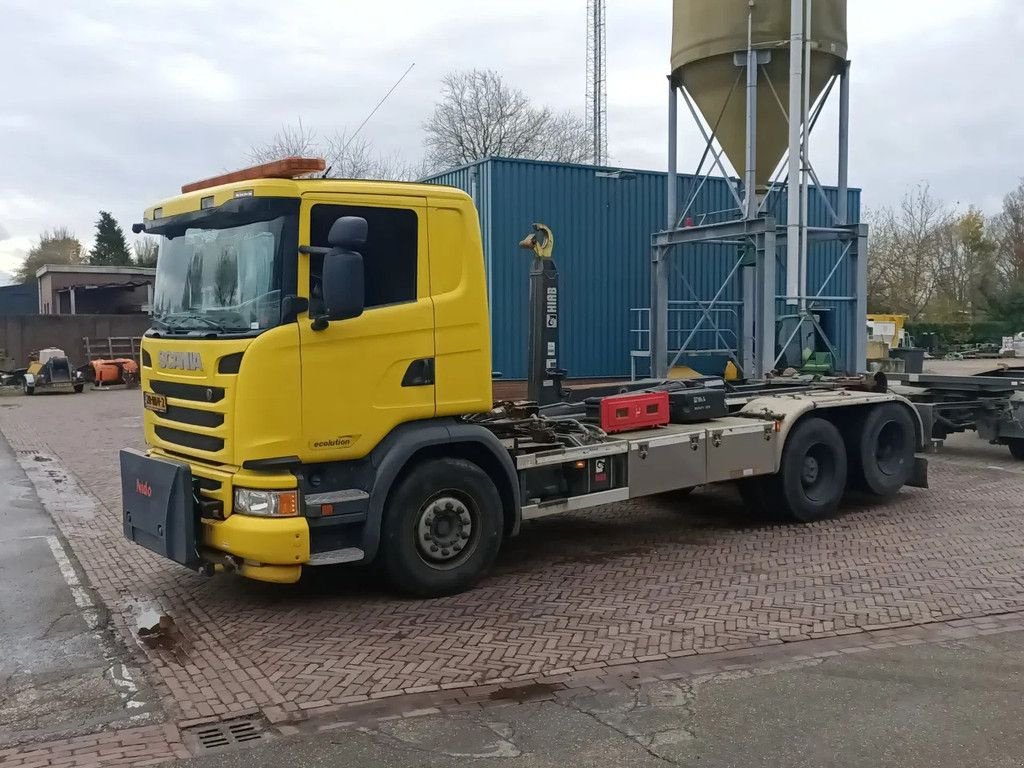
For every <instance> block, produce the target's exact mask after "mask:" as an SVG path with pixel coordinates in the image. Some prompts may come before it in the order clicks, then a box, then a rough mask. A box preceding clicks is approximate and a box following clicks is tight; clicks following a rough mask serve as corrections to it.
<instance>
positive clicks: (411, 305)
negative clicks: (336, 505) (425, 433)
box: [299, 194, 435, 462]
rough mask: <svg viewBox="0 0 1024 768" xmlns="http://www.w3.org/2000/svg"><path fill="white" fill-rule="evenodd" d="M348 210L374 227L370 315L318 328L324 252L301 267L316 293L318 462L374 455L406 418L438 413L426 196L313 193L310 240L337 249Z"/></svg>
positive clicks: (308, 442) (308, 353)
mask: <svg viewBox="0 0 1024 768" xmlns="http://www.w3.org/2000/svg"><path fill="white" fill-rule="evenodd" d="M341 216H361V217H362V218H364V219H366V222H367V225H368V226H367V240H366V245H365V246H364V247H363V249H362V255H363V271H364V276H365V277H364V282H365V309H364V311H363V314H362V315H360V316H359V317H354V318H350V319H348V320H338V321H332V322H331V323H330V324H329V325H328V326H327V328H326V329H325V330H322V331H315V330H313V328H312V322H311V320H310V317H311V316H314V315H316V314H317V312H318V310H319V308H320V307H322V303H321V302H320V296H319V278H320V274H321V271H320V270H321V268H322V263H323V257H322V256H315V255H304V256H302V257H301V258H302V260H303V261H302V262H300V270H299V275H300V284H302V285H303V288H304V289H305V291H306V295H307V297H308V298H309V300H310V310H309V313H308V314H309V316H307V317H305V318H301V319H300V320H299V326H300V343H301V350H302V351H301V359H302V429H303V437H304V440H305V447H306V455H305V456H304V457H303V458H304V459H305V460H307V461H311V462H320V461H336V460H341V459H352V458H358V457H361V456H365V455H366V454H367V453H369V451H370V450H372V449H373V447H374V446H375V445H376V444H377V443H378V442H379V441H380V440H381V439H383V437H384V436H385V435H387V434H388V432H390V431H391V430H392V429H394V428H395V427H396V426H398V425H399V424H402V423H404V422H407V421H413V420H416V419H426V418H431V417H433V416H434V414H435V401H434V307H433V301H432V299H431V294H430V269H429V266H430V265H429V262H428V253H427V242H428V241H427V231H426V230H427V208H426V199H425V198H419V197H405V196H385V195H353V194H338V195H329V194H322V195H315V196H306V197H304V198H303V215H302V228H301V231H300V239H301V240H302V241H303V242H305V243H308V244H309V245H312V246H321V247H327V246H328V243H327V234H328V232H329V231H330V228H331V225H332V224H333V223H334V222H335V221H336V220H337V219H338V218H339V217H341Z"/></svg>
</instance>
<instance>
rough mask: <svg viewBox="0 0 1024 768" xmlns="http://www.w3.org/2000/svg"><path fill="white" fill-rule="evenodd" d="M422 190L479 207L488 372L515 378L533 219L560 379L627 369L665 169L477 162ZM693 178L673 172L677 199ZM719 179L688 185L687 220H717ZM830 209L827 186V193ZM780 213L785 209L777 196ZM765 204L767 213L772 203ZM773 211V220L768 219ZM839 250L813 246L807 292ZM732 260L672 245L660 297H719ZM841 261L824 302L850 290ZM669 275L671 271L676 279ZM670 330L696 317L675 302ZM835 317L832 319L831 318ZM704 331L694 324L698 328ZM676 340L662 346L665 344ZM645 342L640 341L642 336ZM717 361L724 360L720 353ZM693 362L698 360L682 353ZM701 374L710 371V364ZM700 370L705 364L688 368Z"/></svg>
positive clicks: (843, 331) (731, 254) (709, 249)
mask: <svg viewBox="0 0 1024 768" xmlns="http://www.w3.org/2000/svg"><path fill="white" fill-rule="evenodd" d="M430 181H432V182H433V183H438V184H447V185H450V186H455V187H459V188H461V189H463V190H465V191H466V192H469V193H470V194H473V195H475V200H476V203H477V209H478V211H479V212H480V224H481V229H482V233H483V243H484V250H485V259H486V263H487V274H488V278H489V289H490V297H489V298H490V306H491V325H492V336H493V349H494V352H493V357H494V370H496V371H500V372H501V373H502V374H503V375H504V376H505V377H506V378H513V379H515V378H523V377H524V376H525V375H526V356H527V322H528V320H527V317H528V315H527V297H528V275H529V265H530V257H529V254H528V253H527V252H526V251H523V250H520V249H519V248H518V243H519V241H520V240H521V239H522V238H523V236H524V235H526V234H527V233H528V232H529V231H530V225H531V224H532V223H533V222H535V221H539V222H543V223H545V224H547V225H548V226H549V227H551V229H552V230H553V231H554V233H555V261H556V263H557V264H558V270H559V276H560V279H561V289H562V290H561V294H562V307H561V322H562V334H561V339H562V365H563V366H564V367H565V368H566V369H567V370H568V371H569V373H570V375H571V376H587V377H596V376H621V375H625V374H628V373H629V370H630V354H629V353H630V350H631V349H634V348H637V347H638V346H639V344H638V339H637V336H636V335H635V334H631V333H630V331H631V330H632V329H633V328H635V327H636V325H637V318H636V316H635V313H632V312H631V310H632V309H634V308H640V307H643V308H646V307H647V306H648V305H649V303H650V299H649V293H650V290H649V280H648V278H649V273H648V272H649V265H650V254H651V246H650V243H651V234H652V233H653V232H655V231H658V230H662V229H664V227H665V215H666V211H665V209H666V200H665V174H664V173H657V172H652V171H633V170H626V169H622V170H609V169H597V168H594V167H592V166H580V165H561V164H556V163H544V162H536V161H528V160H503V159H491V160H484V161H481V162H479V163H476V164H474V165H471V166H468V167H466V168H461V169H457V170H454V171H450V172H448V173H445V174H441V175H439V176H437V177H435V178H433V179H431V180H430ZM698 182H699V179H697V178H695V177H692V176H680V180H679V200H680V204H683V203H685V202H686V201H687V200H689V198H690V195H691V194H692V190H693V189H694V188H695V186H696V185H697V184H698ZM729 183H730V182H728V181H726V180H724V179H714V178H712V179H708V180H707V181H706V182H705V183H704V185H703V186H702V187H701V188H700V191H699V193H698V198H697V200H696V202H695V204H694V206H693V209H692V212H691V214H690V215H691V216H692V217H693V219H694V222H695V223H698V224H699V223H701V222H702V221H705V220H708V221H713V220H718V219H721V218H723V217H722V216H721V215H719V216H715V215H714V214H716V213H720V212H723V211H727V210H728V209H730V208H734V207H735V201H734V200H733V198H732V195H731V193H730V191H729V186H728V185H729ZM829 193H830V194H831V196H832V204H833V205H835V195H836V192H835V190H829ZM859 202H860V199H859V194H858V192H857V191H856V190H851V192H850V216H851V219H852V220H857V219H858V217H859ZM781 206H782V208H784V207H785V199H784V195H783V196H781ZM773 208H777V206H774V205H773ZM809 211H810V220H811V223H812V224H814V225H824V224H825V221H826V211H825V208H824V205H823V204H822V203H821V200H820V199H818V197H817V195H816V194H815V195H814V196H813V197H812V199H811V204H810V207H809ZM778 213H779V212H778V210H776V215H778ZM839 253H841V249H837V246H833V245H826V246H815V248H814V249H813V251H812V254H811V258H810V262H811V263H810V267H809V270H808V273H809V280H810V285H811V288H812V291H816V290H817V289H818V288H819V287H820V285H821V282H822V280H823V279H824V277H825V276H826V275H827V274H828V273H829V271H830V270H831V268H832V266H833V265H834V263H835V261H836V259H837V258H838V256H839ZM737 258H738V254H737V252H736V248H734V247H728V246H722V245H700V246H691V247H687V248H686V249H677V255H676V256H675V257H674V261H675V264H676V265H678V271H675V272H673V275H672V279H671V285H670V298H671V299H672V300H676V301H686V300H692V299H693V298H694V297H693V296H692V295H690V293H689V291H688V290H687V289H686V286H685V282H684V278H683V276H685V281H687V282H689V285H690V286H691V287H692V289H693V291H694V293H696V295H697V297H698V298H699V299H701V300H702V301H707V300H709V299H711V298H712V297H713V296H714V295H715V293H716V292H717V291H718V290H719V288H720V286H721V285H722V283H723V281H724V279H725V277H726V276H727V275H728V274H729V271H730V270H731V269H732V267H733V265H734V264H735V262H736V259H737ZM852 265H853V262H852V261H848V262H847V263H846V264H844V265H843V266H841V267H840V269H839V270H837V273H836V275H835V277H834V278H833V281H832V283H830V285H829V287H828V288H827V289H826V293H827V294H828V295H837V294H839V292H840V288H842V291H843V295H846V294H849V293H852V289H853V272H852ZM784 268H785V257H784V254H781V258H780V262H779V292H780V293H782V292H783V291H784V288H785V275H784ZM680 273H681V274H680ZM720 298H721V299H722V300H723V301H732V302H739V301H740V300H741V298H742V289H741V283H740V278H739V271H737V275H736V276H735V277H734V278H733V279H732V280H731V281H730V283H729V284H728V285H727V286H726V289H725V291H723V293H722V295H721V297H720ZM725 309H726V310H727V311H725V312H722V313H719V314H717V315H716V318H715V319H716V322H717V323H718V324H719V326H720V328H721V329H722V334H723V336H725V337H727V338H726V341H727V343H728V345H729V346H735V345H734V343H733V342H734V340H735V339H734V334H738V333H739V332H740V328H739V325H738V315H737V316H736V317H735V318H733V317H732V316H731V314H730V313H731V311H732V310H734V309H735V306H734V305H733V306H732V307H731V308H730V306H729V305H725ZM684 310H685V318H686V321H685V322H678V323H676V325H679V326H685V327H688V328H692V327H693V326H694V325H695V324H696V322H697V321H698V319H699V317H700V313H699V312H696V311H694V309H691V308H685V307H682V306H680V307H679V309H677V310H675V311H676V312H677V319H679V320H682V318H683V316H684V315H683V312H684ZM838 314H843V313H838ZM845 326H847V327H841V328H840V329H839V330H840V333H839V334H837V339H834V340H833V341H834V342H836V343H837V344H839V345H845V344H848V343H850V340H851V339H852V336H851V335H850V334H851V330H850V328H849V327H848V326H849V323H848V322H847V323H845ZM703 327H707V325H706V324H705V326H703ZM685 335H686V334H685V333H680V334H679V336H678V337H676V338H673V339H670V346H677V345H678V343H679V342H680V341H682V338H683V337H685ZM715 336H716V334H715V333H714V332H713V331H705V330H701V331H698V333H697V334H696V336H695V338H694V339H693V342H692V343H691V345H690V346H691V347H693V346H697V347H700V348H703V349H708V348H712V347H716V346H719V344H718V343H717V342H716V338H715ZM643 342H644V343H645V344H646V339H643ZM723 359H724V358H723ZM687 360H688V362H690V363H691V364H694V365H700V363H701V362H703V363H705V364H707V363H708V362H709V361H707V360H698V359H695V358H688V359H687ZM710 364H711V366H712V367H714V366H716V365H720V363H719V362H717V361H714V362H711V363H710ZM700 367H702V368H703V367H705V366H704V365H700Z"/></svg>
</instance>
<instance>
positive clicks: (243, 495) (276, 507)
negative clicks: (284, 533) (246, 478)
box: [234, 488, 299, 517]
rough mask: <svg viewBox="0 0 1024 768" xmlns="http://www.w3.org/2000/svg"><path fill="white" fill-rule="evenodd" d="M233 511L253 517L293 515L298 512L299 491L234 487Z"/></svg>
mask: <svg viewBox="0 0 1024 768" xmlns="http://www.w3.org/2000/svg"><path fill="white" fill-rule="evenodd" d="M234 511H235V513H237V514H239V515H252V516H253V517H295V516H296V515H298V514H299V493H298V491H257V490H255V489H253V488H235V510H234Z"/></svg>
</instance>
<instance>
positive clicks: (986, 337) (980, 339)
mask: <svg viewBox="0 0 1024 768" xmlns="http://www.w3.org/2000/svg"><path fill="white" fill-rule="evenodd" d="M906 329H907V333H909V334H910V335H911V336H913V337H914V340H915V341H916V342H917V343H918V344H920V343H921V337H922V336H924V335H925V334H927V333H934V334H935V335H936V336H937V337H938V340H939V346H940V347H942V348H947V347H955V346H958V345H961V344H989V343H992V344H998V343H999V342H1000V341H1002V338H1003V336H1013V335H1014V334H1015V333H1017V332H1018V331H1022V330H1024V328H1017V327H1013V324H1012V323H1008V322H1004V321H999V320H979V321H976V322H973V323H907V325H906Z"/></svg>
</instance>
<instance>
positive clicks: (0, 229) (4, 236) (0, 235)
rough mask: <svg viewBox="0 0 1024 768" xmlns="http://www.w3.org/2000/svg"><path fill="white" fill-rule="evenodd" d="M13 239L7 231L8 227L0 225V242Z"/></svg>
mask: <svg viewBox="0 0 1024 768" xmlns="http://www.w3.org/2000/svg"><path fill="white" fill-rule="evenodd" d="M10 237H11V233H10V232H8V231H7V227H5V226H4V225H3V224H0V240H8V239H10Z"/></svg>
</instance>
